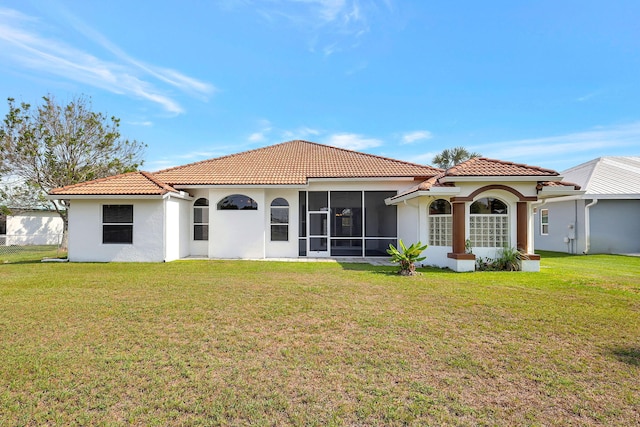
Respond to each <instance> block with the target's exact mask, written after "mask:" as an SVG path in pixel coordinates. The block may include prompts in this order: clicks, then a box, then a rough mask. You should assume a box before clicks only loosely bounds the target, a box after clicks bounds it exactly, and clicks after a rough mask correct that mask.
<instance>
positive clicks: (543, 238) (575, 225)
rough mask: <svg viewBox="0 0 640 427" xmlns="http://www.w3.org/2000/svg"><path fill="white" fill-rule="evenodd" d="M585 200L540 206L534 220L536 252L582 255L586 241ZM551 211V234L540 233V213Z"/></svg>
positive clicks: (550, 202)
mask: <svg viewBox="0 0 640 427" xmlns="http://www.w3.org/2000/svg"><path fill="white" fill-rule="evenodd" d="M584 207H585V201H584V200H568V201H563V202H554V201H549V202H547V203H545V204H544V205H541V206H538V207H537V209H536V213H535V214H534V216H533V217H534V218H533V228H534V232H533V234H534V236H535V248H536V250H544V251H555V252H565V253H570V254H577V253H582V252H583V251H584V247H585V241H584ZM542 209H548V211H549V233H548V234H546V235H543V234H542V233H541V231H540V229H541V227H540V211H541V210H542Z"/></svg>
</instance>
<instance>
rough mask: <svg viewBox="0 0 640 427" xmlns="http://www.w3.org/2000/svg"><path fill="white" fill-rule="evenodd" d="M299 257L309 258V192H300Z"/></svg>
mask: <svg viewBox="0 0 640 427" xmlns="http://www.w3.org/2000/svg"><path fill="white" fill-rule="evenodd" d="M298 237H299V239H298V256H307V239H306V237H307V192H306V191H299V192H298Z"/></svg>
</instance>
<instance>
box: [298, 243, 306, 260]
mask: <svg viewBox="0 0 640 427" xmlns="http://www.w3.org/2000/svg"><path fill="white" fill-rule="evenodd" d="M298 256H307V239H299V240H298Z"/></svg>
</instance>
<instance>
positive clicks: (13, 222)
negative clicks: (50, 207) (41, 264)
mask: <svg viewBox="0 0 640 427" xmlns="http://www.w3.org/2000/svg"><path fill="white" fill-rule="evenodd" d="M6 221H7V222H6V238H5V239H4V244H6V245H7V246H10V245H57V244H59V243H60V241H61V240H62V231H63V222H62V218H60V216H59V215H58V214H57V213H56V212H46V211H43V212H39V211H31V212H26V213H24V214H20V215H8V216H7V217H6Z"/></svg>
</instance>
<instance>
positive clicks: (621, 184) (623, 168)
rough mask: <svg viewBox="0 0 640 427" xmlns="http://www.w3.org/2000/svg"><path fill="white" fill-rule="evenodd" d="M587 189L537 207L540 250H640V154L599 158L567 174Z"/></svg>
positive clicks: (623, 251)
mask: <svg viewBox="0 0 640 427" xmlns="http://www.w3.org/2000/svg"><path fill="white" fill-rule="evenodd" d="M562 175H563V176H564V179H566V180H567V181H570V182H574V183H576V185H578V186H580V187H581V188H582V190H583V191H584V194H578V195H571V196H565V197H559V198H554V199H549V200H548V201H546V203H543V204H541V205H540V206H538V208H537V209H536V221H535V234H536V246H535V247H536V249H541V250H550V251H558V252H567V253H572V254H583V253H584V254H589V253H616V254H626V253H635V254H638V253H640V157H632V156H628V157H599V158H597V159H594V160H591V161H589V162H586V163H582V164H580V165H578V166H575V167H572V168H570V169H567V170H566V171H564V172H563V173H562Z"/></svg>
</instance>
